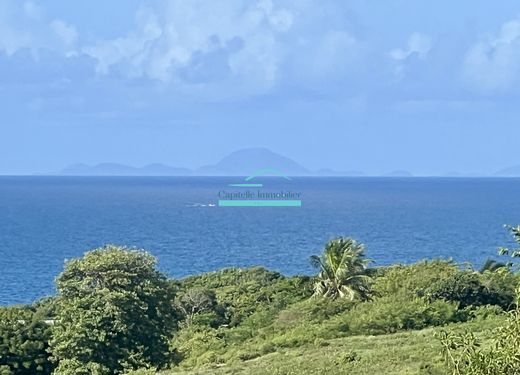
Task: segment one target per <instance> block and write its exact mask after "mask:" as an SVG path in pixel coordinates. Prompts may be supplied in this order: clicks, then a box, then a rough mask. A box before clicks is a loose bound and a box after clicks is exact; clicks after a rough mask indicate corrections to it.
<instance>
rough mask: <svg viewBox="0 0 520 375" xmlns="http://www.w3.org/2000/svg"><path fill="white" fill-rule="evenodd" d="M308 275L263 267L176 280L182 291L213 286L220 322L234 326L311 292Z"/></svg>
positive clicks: (282, 306)
mask: <svg viewBox="0 0 520 375" xmlns="http://www.w3.org/2000/svg"><path fill="white" fill-rule="evenodd" d="M310 282H311V281H310V278H308V277H305V276H295V277H290V278H286V277H284V276H283V275H281V274H280V273H278V272H272V271H268V270H266V269H265V268H261V267H255V268H250V269H236V268H235V269H234V268H230V269H224V270H221V271H217V272H210V273H205V274H201V275H197V276H191V277H188V278H186V279H184V280H181V281H180V282H178V283H177V287H178V288H179V289H180V290H181V291H180V292H179V295H181V294H182V293H183V291H187V290H189V289H194V288H195V289H197V288H198V289H200V288H202V289H206V290H213V291H214V293H215V297H216V304H217V307H216V309H215V310H214V311H215V312H216V313H217V315H219V316H220V315H222V314H223V321H222V322H221V323H222V324H225V325H228V326H230V327H235V326H238V325H239V324H241V323H242V322H243V321H244V320H245V319H246V318H247V317H249V316H251V315H252V314H254V313H255V312H257V311H262V310H265V309H270V310H275V311H278V310H281V309H282V308H284V307H285V306H288V305H290V304H291V303H294V302H297V301H301V300H303V299H305V298H308V297H309V296H310V295H311V293H312V292H311V286H310Z"/></svg>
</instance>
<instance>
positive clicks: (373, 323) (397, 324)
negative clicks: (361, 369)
mask: <svg viewBox="0 0 520 375" xmlns="http://www.w3.org/2000/svg"><path fill="white" fill-rule="evenodd" d="M459 319H460V315H459V314H458V312H457V304H455V303H451V302H445V301H434V302H433V303H430V302H429V301H427V300H426V299H424V298H413V299H405V298H403V299H396V298H395V297H380V298H377V299H375V300H373V301H371V302H366V303H361V304H359V305H357V306H356V307H354V308H353V309H352V310H350V311H349V312H348V313H347V314H345V315H342V316H339V317H338V319H337V320H336V323H344V324H346V325H347V327H348V330H349V333H353V334H369V335H378V334H385V333H394V332H397V331H401V330H409V329H422V328H425V327H428V326H439V325H444V324H447V323H450V322H454V321H457V320H459Z"/></svg>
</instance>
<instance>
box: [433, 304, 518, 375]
mask: <svg viewBox="0 0 520 375" xmlns="http://www.w3.org/2000/svg"><path fill="white" fill-rule="evenodd" d="M509 314H510V315H509V318H508V320H507V323H506V325H505V326H503V327H501V328H500V329H499V330H498V332H497V333H496V335H495V338H494V339H493V343H492V344H491V345H488V346H484V347H482V346H481V344H480V342H479V340H478V339H477V338H476V337H475V335H473V334H472V333H469V332H463V333H454V332H447V331H441V332H440V333H439V334H438V335H437V338H438V339H439V340H440V342H441V344H442V354H443V355H444V358H445V361H446V364H447V365H448V367H449V368H450V369H451V370H452V374H453V375H490V374H508V375H518V374H520V357H519V353H520V311H519V310H516V311H513V312H510V313H509Z"/></svg>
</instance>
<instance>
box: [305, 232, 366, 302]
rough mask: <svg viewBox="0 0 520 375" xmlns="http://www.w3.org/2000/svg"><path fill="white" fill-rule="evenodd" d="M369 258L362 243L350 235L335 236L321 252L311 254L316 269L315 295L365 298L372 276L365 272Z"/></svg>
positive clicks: (333, 297)
mask: <svg viewBox="0 0 520 375" xmlns="http://www.w3.org/2000/svg"><path fill="white" fill-rule="evenodd" d="M369 262H370V261H369V260H367V259H365V250H364V246H363V245H361V244H359V243H357V242H356V241H355V240H353V239H351V238H337V239H334V240H331V241H329V242H328V243H327V244H326V245H325V250H324V252H323V255H321V256H318V255H313V256H311V264H312V265H313V266H314V267H315V268H317V269H318V270H319V273H318V276H317V280H316V282H315V284H314V295H315V296H323V297H329V298H332V299H336V298H348V299H350V300H353V299H354V298H355V297H356V296H358V297H360V298H361V299H366V298H368V296H369V292H370V288H369V285H370V281H371V277H370V276H368V275H367V267H368V264H369Z"/></svg>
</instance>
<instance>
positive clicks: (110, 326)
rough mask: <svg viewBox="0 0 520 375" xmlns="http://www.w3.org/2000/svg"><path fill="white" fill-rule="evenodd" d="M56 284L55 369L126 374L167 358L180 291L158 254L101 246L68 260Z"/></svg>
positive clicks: (60, 373) (63, 374) (68, 373)
mask: <svg viewBox="0 0 520 375" xmlns="http://www.w3.org/2000/svg"><path fill="white" fill-rule="evenodd" d="M56 284H57V287H58V292H59V294H60V298H59V303H58V311H57V317H56V325H55V327H54V332H53V337H52V340H51V351H52V355H53V359H54V360H55V361H56V362H57V363H58V367H57V369H56V370H55V372H54V373H55V374H57V375H72V374H74V375H82V374H85V375H87V374H98V375H105V374H107V375H108V374H121V373H123V372H125V371H127V370H132V369H137V368H139V367H148V368H158V367H161V366H163V365H164V364H166V363H167V361H168V340H169V338H170V335H171V334H172V333H173V329H174V326H175V324H176V314H175V310H174V308H173V306H172V303H173V300H174V295H173V291H172V288H171V286H170V285H169V284H168V282H167V279H166V277H165V276H164V275H163V274H162V273H160V272H159V271H157V269H156V259H155V258H154V257H153V256H152V255H150V254H148V253H146V252H144V251H137V250H129V249H126V248H121V247H116V246H107V247H104V248H101V249H97V250H94V251H91V252H88V253H86V254H85V256H84V257H83V258H81V259H74V260H71V261H67V262H66V264H65V270H64V271H63V273H62V274H60V275H59V276H58V278H57V280H56Z"/></svg>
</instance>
